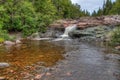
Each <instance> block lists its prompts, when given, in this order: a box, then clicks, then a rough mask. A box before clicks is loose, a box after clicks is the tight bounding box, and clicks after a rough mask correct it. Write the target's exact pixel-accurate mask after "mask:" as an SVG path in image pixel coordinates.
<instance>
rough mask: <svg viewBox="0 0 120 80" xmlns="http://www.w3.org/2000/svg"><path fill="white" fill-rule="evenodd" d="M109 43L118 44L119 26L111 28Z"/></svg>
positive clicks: (119, 40)
mask: <svg viewBox="0 0 120 80" xmlns="http://www.w3.org/2000/svg"><path fill="white" fill-rule="evenodd" d="M111 43H112V45H120V27H117V28H116V29H114V30H113V34H112V39H111Z"/></svg>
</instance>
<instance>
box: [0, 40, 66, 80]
mask: <svg viewBox="0 0 120 80" xmlns="http://www.w3.org/2000/svg"><path fill="white" fill-rule="evenodd" d="M63 53H64V49H63V48H62V47H60V46H57V45H55V44H52V43H50V42H48V41H29V40H28V41H23V44H18V45H14V46H2V47H0V62H7V63H9V64H10V67H9V68H5V69H0V76H9V77H11V76H15V75H17V76H18V77H19V76H20V74H19V73H20V71H26V70H25V67H26V66H31V65H36V64H40V65H39V66H41V65H42V66H53V65H55V64H56V62H58V61H59V60H61V59H64V57H63ZM31 68H34V67H31ZM27 72H28V71H27ZM13 73H14V74H13ZM11 80H12V79H11Z"/></svg>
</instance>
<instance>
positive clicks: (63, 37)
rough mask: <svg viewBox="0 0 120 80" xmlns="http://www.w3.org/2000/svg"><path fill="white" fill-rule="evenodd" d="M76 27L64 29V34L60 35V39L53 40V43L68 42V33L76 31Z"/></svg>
mask: <svg viewBox="0 0 120 80" xmlns="http://www.w3.org/2000/svg"><path fill="white" fill-rule="evenodd" d="M76 28H77V25H71V26H68V27H66V28H65V32H64V34H63V35H60V38H57V39H55V40H54V41H60V40H70V39H69V33H70V32H72V31H74V30H76Z"/></svg>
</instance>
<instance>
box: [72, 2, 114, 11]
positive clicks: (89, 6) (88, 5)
mask: <svg viewBox="0 0 120 80" xmlns="http://www.w3.org/2000/svg"><path fill="white" fill-rule="evenodd" d="M71 1H72V2H73V3H78V4H79V5H81V8H82V9H86V10H88V11H89V12H93V10H98V9H99V7H102V5H103V3H104V0H71ZM112 1H115V0H112Z"/></svg>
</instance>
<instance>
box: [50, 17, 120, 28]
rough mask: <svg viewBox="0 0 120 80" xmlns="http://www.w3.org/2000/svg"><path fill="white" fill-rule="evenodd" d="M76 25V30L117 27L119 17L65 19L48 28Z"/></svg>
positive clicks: (119, 21)
mask: <svg viewBox="0 0 120 80" xmlns="http://www.w3.org/2000/svg"><path fill="white" fill-rule="evenodd" d="M73 24H77V26H78V28H80V29H84V28H88V27H94V26H100V25H119V24H120V16H119V15H113V16H101V17H81V18H79V19H76V20H72V19H66V20H57V21H55V22H54V23H53V24H51V25H50V27H52V28H53V27H55V28H65V27H67V26H69V25H73Z"/></svg>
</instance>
